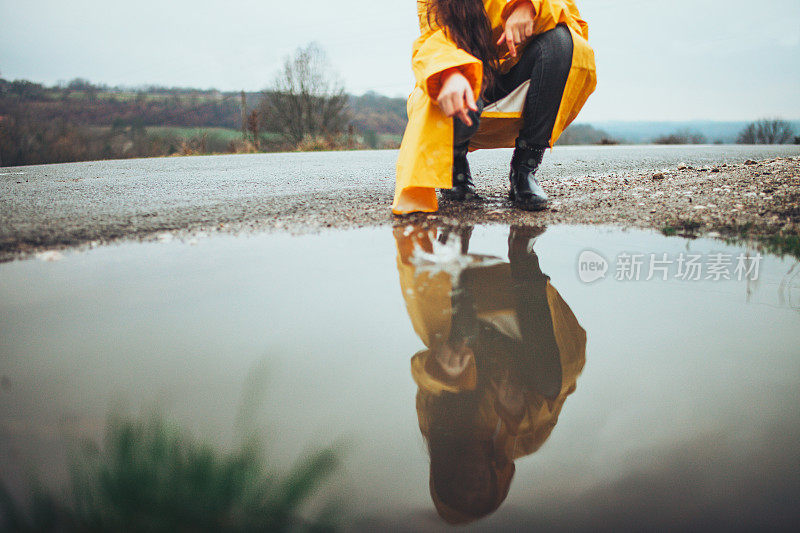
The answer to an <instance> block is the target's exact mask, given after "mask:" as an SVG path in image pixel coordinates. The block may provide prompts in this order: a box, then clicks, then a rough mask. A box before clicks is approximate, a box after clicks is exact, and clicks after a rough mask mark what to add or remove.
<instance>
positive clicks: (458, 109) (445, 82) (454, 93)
mask: <svg viewBox="0 0 800 533" xmlns="http://www.w3.org/2000/svg"><path fill="white" fill-rule="evenodd" d="M441 76H442V89H441V90H440V91H439V98H437V99H436V103H437V104H439V107H440V108H441V110H442V112H443V113H444V114H445V115H447V116H448V117H458V118H459V119H461V122H463V123H464V124H466V125H467V126H472V119H471V118H469V111H475V112H476V113H477V112H478V106H477V105H475V95H474V94H473V93H472V86H471V85H470V84H469V80H467V78H466V76H464V75H463V74H461V71H459V70H458V69H456V68H454V69H450V70H446V71H444V72H443V73H442V74H441Z"/></svg>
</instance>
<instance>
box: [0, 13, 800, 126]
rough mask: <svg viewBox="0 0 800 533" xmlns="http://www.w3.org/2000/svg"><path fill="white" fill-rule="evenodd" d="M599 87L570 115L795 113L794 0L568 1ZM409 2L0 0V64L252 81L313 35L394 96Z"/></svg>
mask: <svg viewBox="0 0 800 533" xmlns="http://www.w3.org/2000/svg"><path fill="white" fill-rule="evenodd" d="M577 4H578V7H579V8H580V9H581V13H582V15H583V17H584V18H585V19H586V20H587V21H588V22H589V30H590V39H589V42H590V44H592V46H593V47H594V49H595V52H596V55H597V66H598V75H599V86H598V89H597V91H596V92H595V94H594V95H593V96H592V97H591V98H590V99H589V103H588V104H587V106H586V108H585V109H584V112H583V113H582V115H581V117H580V119H579V120H581V121H584V122H585V121H597V120H688V119H713V120H749V119H754V118H758V117H762V116H782V117H785V118H791V119H800V0H578V1H577ZM415 10H416V3H415V0H336V1H332V0H300V1H284V0H281V1H277V0H228V1H214V2H212V1H204V0H193V1H190V0H160V1H153V0H139V1H127V2H118V1H114V0H102V1H101V0H68V1H65V0H0V73H2V76H3V77H5V78H7V79H16V78H25V79H30V80H33V81H39V82H45V83H48V84H51V83H55V82H57V81H59V80H69V79H72V78H75V77H83V78H87V79H89V80H91V81H93V82H96V83H106V84H109V85H117V84H122V85H145V84H157V85H168V86H191V87H202V88H211V87H215V88H219V89H223V90H238V89H247V90H260V89H262V88H264V87H265V86H267V85H268V84H269V83H270V80H271V79H272V77H273V76H274V75H275V72H276V70H277V69H278V68H279V66H280V64H281V62H282V59H283V58H284V57H285V56H286V55H287V54H290V53H291V52H292V51H293V50H294V49H295V48H296V47H297V46H301V45H304V44H306V43H308V42H310V41H317V42H319V43H320V44H321V45H322V46H323V48H324V49H325V50H327V52H328V55H329V56H330V59H331V62H332V64H333V65H334V67H335V69H336V70H337V71H338V72H339V73H340V75H341V77H342V79H343V80H344V82H345V86H346V88H347V90H348V91H349V92H352V93H355V94H360V93H363V92H365V91H368V90H375V91H377V92H379V93H383V94H386V95H389V96H402V97H405V96H407V95H408V93H409V92H410V90H411V87H412V84H413V81H412V76H411V72H410V51H411V42H412V41H413V39H414V38H415V37H416V35H417V32H418V29H417V20H416V11H415Z"/></svg>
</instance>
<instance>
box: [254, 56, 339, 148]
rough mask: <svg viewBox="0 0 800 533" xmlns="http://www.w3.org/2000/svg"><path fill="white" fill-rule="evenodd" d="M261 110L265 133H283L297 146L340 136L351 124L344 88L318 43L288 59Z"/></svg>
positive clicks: (267, 91)
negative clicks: (314, 138)
mask: <svg viewBox="0 0 800 533" xmlns="http://www.w3.org/2000/svg"><path fill="white" fill-rule="evenodd" d="M259 110H260V115H261V118H262V121H263V122H262V125H263V127H264V130H266V131H274V132H278V133H282V134H283V135H284V136H285V137H286V138H287V139H288V140H289V141H291V142H292V143H294V144H298V143H300V141H302V140H303V138H304V137H306V136H307V135H326V136H327V135H332V134H335V133H339V132H341V131H342V130H343V129H344V127H345V125H346V124H347V121H348V113H347V95H346V94H345V92H344V87H343V86H342V84H341V82H340V81H339V78H338V76H337V75H336V74H334V73H333V72H331V69H330V66H329V64H328V59H327V56H326V54H325V52H324V51H323V50H322V48H320V46H319V45H317V44H316V43H311V44H309V45H307V46H306V47H304V48H298V49H297V50H296V51H295V53H294V55H293V56H291V57H287V58H286V60H285V62H284V64H283V68H282V69H281V71H280V73H279V74H278V75H277V76H276V78H275V80H274V82H273V84H272V87H271V88H270V89H268V90H266V91H264V93H263V98H262V100H261V104H260V106H259Z"/></svg>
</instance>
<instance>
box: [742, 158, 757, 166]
mask: <svg viewBox="0 0 800 533" xmlns="http://www.w3.org/2000/svg"><path fill="white" fill-rule="evenodd" d="M744 164H745V165H755V164H756V162H755V161H753V160H752V159H748V160H747V161H745V162H744Z"/></svg>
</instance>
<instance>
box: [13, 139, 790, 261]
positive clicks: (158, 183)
mask: <svg viewBox="0 0 800 533" xmlns="http://www.w3.org/2000/svg"><path fill="white" fill-rule="evenodd" d="M396 157H397V152H396V151H368V152H327V153H287V154H254V155H226V156H200V157H173V158H161V159H132V160H122V161H97V162H87V163H70V164H59V165H41V166H29V167H5V168H0V260H10V259H13V258H16V257H23V256H26V255H28V254H29V253H31V252H36V251H40V250H43V249H53V248H64V247H70V246H82V245H88V244H96V243H104V242H109V241H113V240H117V239H126V238H139V239H150V238H154V236H156V235H159V234H163V233H164V232H171V233H173V234H176V235H178V236H181V235H190V234H192V233H195V232H201V231H202V232H209V231H226V232H242V231H267V230H281V231H290V232H298V233H301V232H309V231H318V230H320V229H323V228H327V227H336V228H348V227H360V226H375V225H384V224H385V225H389V224H393V223H397V222H398V218H397V217H393V216H392V215H391V212H390V209H389V205H390V203H391V199H392V194H393V190H394V163H395V160H396ZM510 157H511V151H510V150H492V151H484V152H475V153H473V154H470V162H471V165H472V170H473V174H474V176H475V180H476V184H477V186H478V189H479V193H480V194H481V195H482V196H483V197H484V200H483V201H482V202H474V203H468V204H459V205H452V204H443V205H442V206H441V209H440V210H439V212H438V213H436V214H435V215H412V217H411V218H412V219H414V220H419V219H426V220H432V221H436V220H444V221H454V222H458V221H466V222H470V223H491V222H498V223H518V224H530V225H541V224H553V223H589V224H616V225H623V226H632V227H643V228H654V229H659V230H666V231H675V232H677V233H686V232H719V233H721V234H723V235H725V234H737V235H738V234H742V233H744V232H749V233H750V234H753V235H763V234H776V233H780V234H788V235H795V236H796V235H797V234H798V232H800V230H799V229H798V228H800V207H798V205H799V204H800V170H799V169H800V146H791V145H788V146H766V147H763V146H762V147H757V146H611V147H558V148H556V149H555V150H554V151H552V152H551V153H549V154H547V155H546V156H545V163H544V164H543V167H542V169H541V173H540V177H541V179H542V181H543V184H544V187H545V189H546V190H547V191H548V192H549V193H550V194H551V197H552V199H553V206H552V209H550V210H548V211H544V212H539V213H526V212H522V211H519V210H517V209H514V208H513V206H512V205H511V204H510V202H509V201H508V200H507V199H506V192H507V188H508V184H507V172H508V171H507V168H508V161H509V159H510ZM746 162H747V163H748V164H746Z"/></svg>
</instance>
